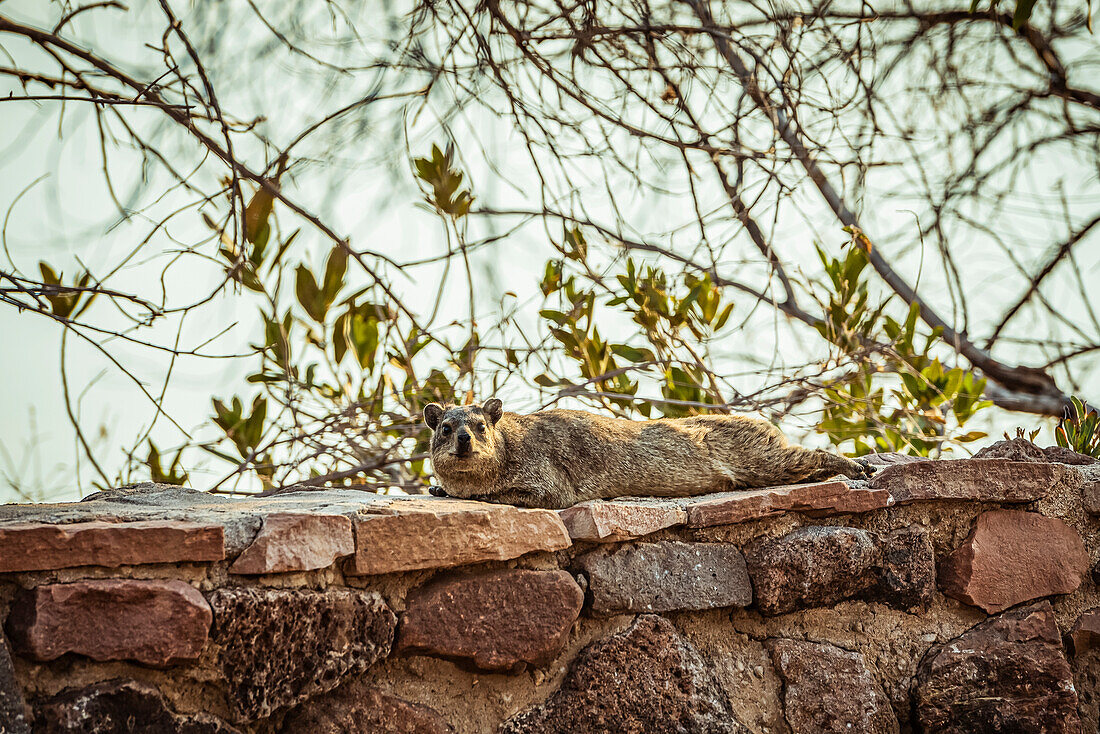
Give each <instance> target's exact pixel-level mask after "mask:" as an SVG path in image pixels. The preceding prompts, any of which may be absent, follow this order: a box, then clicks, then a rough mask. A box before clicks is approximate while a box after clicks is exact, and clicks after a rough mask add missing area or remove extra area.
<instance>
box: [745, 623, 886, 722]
mask: <svg viewBox="0 0 1100 734" xmlns="http://www.w3.org/2000/svg"><path fill="white" fill-rule="evenodd" d="M765 646H766V647H767V648H768V652H770V653H771V656H772V661H773V662H774V663H775V667H776V670H777V671H778V673H779V676H780V678H782V679H783V683H784V686H783V709H784V712H785V715H786V718H787V724H788V725H789V726H790V727H791V731H792V732H793V734H842V733H843V734H849V733H850V732H860V734H897V732H898V721H897V717H895V716H894V710H893V709H892V708H891V707H890V701H889V699H887V697H886V694H885V693H883V690H882V687H881V686H880V685H879V684H878V682H877V681H876V680H875V678H874V676H873V675H872V674H871V672H870V671H869V670H868V669H867V664H866V663H865V662H864V660H863V656H862V655H860V654H859V653H858V652H849V651H847V650H842V649H840V648H839V647H835V646H833V645H829V644H824V643H814V642H804V641H801V640H787V639H772V640H768V641H767V642H766V643H765Z"/></svg>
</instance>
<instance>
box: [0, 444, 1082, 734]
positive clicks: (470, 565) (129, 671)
mask: <svg viewBox="0 0 1100 734" xmlns="http://www.w3.org/2000/svg"><path fill="white" fill-rule="evenodd" d="M1011 449H1012V446H1011V445H1009V446H1008V447H1007V448H1005V449H1003V450H1002V451H1001V453H1002V454H1007V455H1008V458H991V459H969V460H958V461H938V462H912V463H909V462H904V460H903V459H901V458H899V457H892V456H881V457H878V458H877V461H878V462H879V463H880V464H882V465H883V468H881V469H880V470H879V472H878V473H877V474H876V475H875V477H874V479H872V480H871V481H868V482H854V481H843V482H842V481H831V482H825V483H821V484H812V485H798V486H792V487H781V488H771V489H766V490H756V491H749V492H737V493H728V494H722V495H713V496H710V497H703V498H697V499H689V500H652V499H651V500H628V499H624V500H617V501H614V502H596V503H588V504H584V505H578V506H576V507H573V508H569V509H568V510H563V511H561V512H552V511H548V510H523V509H516V508H513V507H506V506H499V505H488V504H482V503H475V502H466V501H459V500H452V499H437V498H397V497H378V496H375V495H372V494H369V493H365V492H357V491H353V490H344V491H304V492H299V493H291V494H284V495H278V496H275V497H271V498H267V499H262V500H261V499H247V500H239V499H237V500H234V499H228V498H224V497H218V496H215V495H209V494H204V493H200V492H194V491H192V490H186V489H180V488H170V487H159V486H154V485H140V486H137V487H131V488H125V489H118V490H112V491H109V492H102V493H99V494H97V495H93V496H92V497H89V498H88V499H87V500H85V501H84V502H80V503H72V504H59V505H33V506H32V505H5V506H0V620H4V630H5V635H4V637H3V638H0V640H2V644H0V734H24V733H25V732H29V731H34V732H149V733H153V732H157V733H160V732H187V733H188V734H213V733H228V732H265V733H266V732H303V733H314V732H317V733H324V732H332V733H336V732H363V733H366V732H370V733H372V734H373V733H376V732H432V733H435V732H463V733H465V732H475V733H477V732H513V733H517V732H570V733H571V734H580V733H583V732H639V733H642V732H644V733H649V732H758V733H761V734H764V733H773V734H780V733H787V732H793V733H795V734H800V733H802V732H870V733H878V732H883V733H885V732H910V731H914V732H916V731H920V732H1041V731H1049V732H1093V731H1097V728H1098V723H1097V722H1098V715H1100V713H1098V705H1100V645H1096V646H1095V647H1094V643H1095V641H1096V639H1097V635H1098V634H1100V590H1098V586H1097V581H1098V580H1100V578H1098V575H1097V573H1096V572H1095V571H1092V572H1091V573H1090V570H1091V569H1093V567H1094V564H1095V563H1096V561H1097V560H1098V559H1100V535H1098V529H1100V521H1098V519H1097V517H1096V516H1095V515H1096V514H1098V513H1100V465H1097V464H1088V463H1086V462H1085V459H1084V458H1083V457H1075V456H1068V455H1056V456H1053V457H1051V456H1046V455H1044V454H1043V453H1042V452H1039V454H1038V455H1037V456H1029V455H1021V454H1020V453H1019V452H1018V451H1017V452H1013V451H1012V450H1011ZM996 453H997V452H994V453H993V455H996ZM1020 458H1024V459H1027V461H1018V460H1013V459H1020ZM1052 458H1053V459H1055V460H1058V461H1062V462H1065V461H1072V462H1079V463H1080V465H1068V464H1065V463H1054V462H1052V461H1051V459H1052Z"/></svg>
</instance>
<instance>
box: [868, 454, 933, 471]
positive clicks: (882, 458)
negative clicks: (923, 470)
mask: <svg viewBox="0 0 1100 734" xmlns="http://www.w3.org/2000/svg"><path fill="white" fill-rule="evenodd" d="M859 460H860V461H863V462H866V463H868V464H870V465H871V466H878V467H882V466H895V465H897V464H912V463H913V462H914V461H925V459H924V457H922V456H911V455H910V454H900V453H898V452H896V451H884V452H882V453H881V454H866V455H864V456H861V457H859Z"/></svg>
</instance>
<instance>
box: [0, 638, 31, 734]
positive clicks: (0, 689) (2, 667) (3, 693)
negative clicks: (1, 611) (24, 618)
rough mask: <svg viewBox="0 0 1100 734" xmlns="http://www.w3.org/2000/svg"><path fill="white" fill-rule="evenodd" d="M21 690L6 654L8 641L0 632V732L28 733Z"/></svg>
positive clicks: (29, 729)
mask: <svg viewBox="0 0 1100 734" xmlns="http://www.w3.org/2000/svg"><path fill="white" fill-rule="evenodd" d="M30 731H31V727H30V724H29V721H28V719H27V707H26V704H25V703H24V702H23V691H22V690H21V689H20V687H19V683H18V682H17V681H16V680H15V670H13V669H12V666H11V656H10V655H9V654H8V641H7V640H5V639H4V636H3V635H2V634H0V733H2V734H30Z"/></svg>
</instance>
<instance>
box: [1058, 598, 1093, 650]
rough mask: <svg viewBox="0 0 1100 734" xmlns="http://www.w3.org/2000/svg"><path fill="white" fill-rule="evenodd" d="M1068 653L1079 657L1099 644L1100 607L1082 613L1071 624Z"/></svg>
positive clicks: (1068, 636)
mask: <svg viewBox="0 0 1100 734" xmlns="http://www.w3.org/2000/svg"><path fill="white" fill-rule="evenodd" d="M1066 638H1067V639H1068V640H1069V648H1070V652H1072V653H1073V654H1074V655H1080V654H1082V653H1084V652H1087V651H1088V650H1091V649H1092V648H1094V647H1096V646H1097V643H1098V642H1100V607H1095V608H1093V609H1089V610H1088V611H1085V612H1082V613H1081V616H1080V617H1078V618H1077V621H1076V622H1074V623H1073V627H1071V628H1070V631H1069V634H1068V635H1066Z"/></svg>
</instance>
